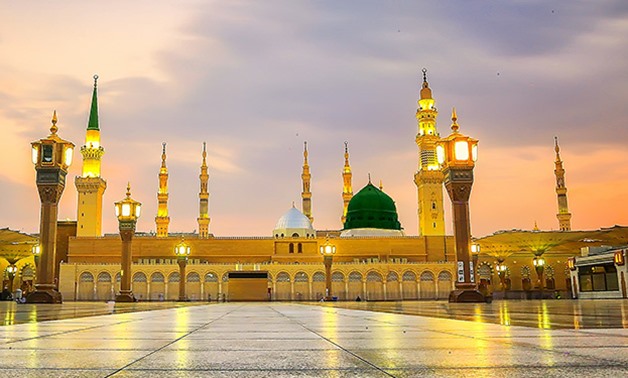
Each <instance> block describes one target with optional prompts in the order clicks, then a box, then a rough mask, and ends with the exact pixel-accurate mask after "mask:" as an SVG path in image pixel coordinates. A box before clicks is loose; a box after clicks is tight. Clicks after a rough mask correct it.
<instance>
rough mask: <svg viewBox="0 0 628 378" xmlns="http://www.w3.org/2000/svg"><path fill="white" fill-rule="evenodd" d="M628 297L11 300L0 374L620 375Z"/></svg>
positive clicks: (627, 345) (0, 331)
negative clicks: (472, 300)
mask: <svg viewBox="0 0 628 378" xmlns="http://www.w3.org/2000/svg"><path fill="white" fill-rule="evenodd" d="M155 306H157V308H158V309H153V308H155ZM504 306H506V307H504ZM626 306H627V305H626V301H625V300H624V301H622V300H615V301H570V300H563V301H521V302H516V301H513V302H511V301H504V302H493V303H492V304H478V305H475V304H466V305H465V304H448V303H445V302H404V303H370V302H369V303H364V302H363V303H322V304H298V303H224V304H217V303H213V304H209V305H198V304H177V303H161V304H129V305H124V306H120V305H115V306H114V305H113V304H105V303H66V304H63V305H39V306H36V305H17V304H15V303H6V302H5V303H1V304H0V310H1V311H3V319H4V324H5V325H4V326H1V327H0V349H1V351H0V356H2V357H1V358H0V376H2V377H16V376H23V377H108V376H115V377H153V376H169V377H208V376H210V377H345V376H346V377H391V376H392V377H423V376H436V377H463V376H464V377H518V376H520V377H528V376H538V377H563V376H591V377H620V376H625V375H626V374H627V373H628V324H627V323H626V319H627V318H628V317H627V316H626V310H627V308H626ZM167 307H169V308H167ZM348 307H354V308H348ZM149 309H150V311H146V310H149ZM526 309H527V310H526ZM370 310H372V311H370ZM579 311H584V312H585V314H579V313H578V312H579ZM402 312H405V313H402ZM72 313H74V314H75V315H74V316H73V315H71V314H72ZM99 314H102V315H99ZM409 314H410V315H409ZM414 314H421V315H414ZM500 314H501V317H500ZM544 314H545V315H544ZM569 318H570V319H571V320H570V321H568V320H567V319H569ZM596 318H597V319H598V320H597V321H595V320H594V319H596ZM50 319H58V320H50ZM574 319H575V320H574ZM526 322H527V323H526ZM519 323H521V324H522V325H517V324H519ZM503 324H510V325H503ZM569 325H571V326H569Z"/></svg>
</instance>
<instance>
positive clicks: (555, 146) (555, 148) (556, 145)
mask: <svg viewBox="0 0 628 378" xmlns="http://www.w3.org/2000/svg"><path fill="white" fill-rule="evenodd" d="M554 151H556V154H558V153H559V152H560V147H558V137H557V136H555V137H554Z"/></svg>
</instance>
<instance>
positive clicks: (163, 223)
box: [0, 70, 628, 301]
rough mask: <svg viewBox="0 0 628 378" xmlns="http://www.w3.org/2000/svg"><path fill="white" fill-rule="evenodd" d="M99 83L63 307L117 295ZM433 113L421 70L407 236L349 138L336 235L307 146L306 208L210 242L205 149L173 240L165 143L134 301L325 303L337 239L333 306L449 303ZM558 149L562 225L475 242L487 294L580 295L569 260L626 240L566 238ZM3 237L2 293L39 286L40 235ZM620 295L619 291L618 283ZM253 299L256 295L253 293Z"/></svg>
mask: <svg viewBox="0 0 628 378" xmlns="http://www.w3.org/2000/svg"><path fill="white" fill-rule="evenodd" d="M96 79H97V77H95V81H94V87H93V95H92V103H91V110H90V116H89V121H88V125H87V130H86V138H85V145H83V146H82V147H81V148H80V152H81V155H82V158H83V165H82V173H81V175H80V176H78V177H76V178H75V187H76V190H77V193H78V206H77V210H78V211H77V220H76V221H64V222H59V223H58V227H59V233H58V239H57V261H58V263H59V265H58V266H59V268H58V271H57V277H58V288H59V291H60V292H61V294H62V295H63V299H64V300H66V301H73V300H80V301H92V300H98V301H103V300H111V299H114V298H115V296H116V294H117V293H118V292H119V289H120V278H121V276H120V274H121V268H120V264H121V248H122V242H121V239H120V236H119V235H117V234H116V235H103V234H102V230H101V226H102V208H103V200H102V199H103V194H104V192H105V190H106V188H107V184H106V181H105V179H104V178H103V177H102V176H101V162H102V159H103V156H104V151H105V150H104V147H103V146H102V145H101V143H100V125H99V120H98V99H97V82H96ZM437 115H438V111H437V109H436V107H435V100H434V98H433V97H432V91H431V88H430V86H429V84H428V81H427V76H426V71H425V70H424V71H423V82H422V83H421V89H420V98H419V100H418V109H417V111H416V119H417V126H418V133H417V136H416V143H417V146H418V170H417V172H416V173H415V174H414V182H415V184H416V187H417V198H418V203H417V207H418V220H419V222H418V224H419V229H418V236H407V235H405V234H404V232H403V228H402V226H401V223H400V222H399V219H398V215H397V210H396V207H395V202H394V200H393V199H392V198H391V197H390V196H389V195H387V194H386V193H385V192H384V191H383V188H382V187H381V185H380V186H379V187H378V186H376V185H374V184H373V183H371V182H370V180H369V183H368V184H367V185H366V186H365V187H364V188H362V189H360V190H359V191H357V193H355V194H354V193H353V187H352V173H351V165H350V163H349V149H348V145H347V144H346V143H345V149H344V167H342V170H341V172H342V200H343V205H344V206H343V213H342V214H339V215H340V216H341V219H342V223H343V228H342V229H341V230H316V229H315V228H314V227H313V225H312V224H313V223H312V222H313V214H312V193H311V191H310V183H311V174H310V166H309V163H308V149H307V143H305V144H304V151H303V168H302V173H301V179H302V192H301V198H302V203H301V210H299V209H298V208H296V207H295V206H294V205H293V206H292V208H290V209H288V211H287V212H286V213H285V214H284V215H283V216H282V217H281V218H280V219H279V220H278V221H277V223H276V225H275V228H274V229H273V230H268V237H247V236H240V237H219V236H215V235H213V234H212V233H211V232H210V220H211V218H210V216H209V197H210V196H209V192H208V182H209V174H208V165H207V159H206V158H207V151H206V146H205V144H203V148H202V152H201V154H200V156H199V161H200V175H199V187H200V190H199V215H198V218H197V221H198V233H185V234H182V233H176V234H175V233H170V232H169V223H170V217H169V215H168V167H167V154H166V144H165V143H164V144H163V147H162V154H161V167H160V169H159V173H158V175H159V188H158V189H157V201H158V210H157V214H156V216H155V225H156V233H142V232H137V233H136V234H135V236H134V238H133V242H132V280H131V281H132V292H133V295H134V296H135V298H137V299H138V300H176V299H179V294H180V292H179V288H180V285H185V297H186V299H187V300H204V301H206V300H243V299H246V300H251V299H254V300H304V301H306V300H319V299H321V298H323V297H324V296H326V293H325V279H326V275H325V266H324V264H323V257H322V256H321V253H320V252H319V251H320V247H321V246H323V245H326V244H332V245H333V246H334V247H335V249H336V253H335V255H334V256H333V265H332V269H331V272H332V273H331V281H332V284H331V295H332V296H334V297H337V299H338V300H354V299H356V298H358V297H360V298H361V299H365V300H406V299H446V298H448V296H449V293H450V291H451V290H452V289H453V288H454V277H455V273H456V270H455V269H456V266H455V256H456V254H455V243H454V238H453V236H450V235H446V234H445V217H444V207H445V206H446V205H445V201H444V199H443V180H444V176H443V173H442V171H441V170H440V168H439V165H438V163H437V156H436V142H437V141H438V140H439V139H440V136H439V132H438V131H437V127H436V118H437ZM454 124H455V119H454ZM456 126H457V125H456ZM555 151H556V161H555V175H556V193H557V200H558V214H557V218H558V222H559V230H558V231H549V232H548V231H540V230H538V229H537V228H536V227H535V229H534V230H531V231H521V230H512V231H507V232H497V233H495V234H493V235H490V236H487V237H484V238H481V239H477V240H475V241H474V246H473V247H474V248H473V249H474V250H475V251H476V252H477V253H476V254H474V260H475V263H476V267H477V273H476V276H477V281H478V283H479V287H480V289H481V290H484V291H486V292H487V293H493V295H494V296H497V297H499V296H501V297H506V298H508V297H511V298H531V297H533V296H534V295H537V296H538V295H540V296H543V295H547V294H548V293H549V294H551V295H554V293H561V292H562V293H563V294H564V295H565V296H568V295H570V294H571V295H574V294H575V295H577V292H578V289H577V288H576V289H574V286H576V287H577V284H576V285H574V283H575V281H573V280H572V278H571V276H572V274H571V273H570V268H571V267H572V266H573V263H572V264H571V265H570V264H569V262H570V261H572V260H573V258H574V256H576V255H579V254H580V249H581V248H582V247H586V248H595V247H599V246H601V245H615V246H617V245H626V244H628V229H627V228H623V227H613V228H610V229H601V230H597V231H579V232H574V231H571V213H569V210H568V205H567V188H566V186H565V170H564V168H563V162H562V160H561V158H560V148H559V146H558V140H556V142H555ZM68 189H69V188H68ZM0 231H1V232H0V239H1V240H2V247H1V248H2V254H3V255H4V256H5V257H6V256H9V255H10V256H13V257H11V258H8V257H7V258H6V260H7V262H8V266H16V267H17V272H16V273H14V275H15V280H13V279H11V280H8V279H7V278H8V277H7V274H6V267H5V265H6V264H4V262H1V263H0V264H3V265H1V266H0V268H2V269H3V271H5V280H4V286H6V285H11V286H12V288H13V289H15V288H16V287H22V288H23V290H26V291H28V290H29V288H30V287H32V283H33V278H34V277H33V276H34V264H35V261H34V260H33V257H32V256H30V253H29V251H30V246H31V245H32V244H36V242H37V238H36V237H35V236H30V235H24V234H20V233H17V232H14V231H11V230H8V229H3V230H0ZM10 240H14V241H13V242H12V243H13V244H11V243H10V242H5V241H10ZM16 240H17V241H16ZM182 242H184V243H186V244H187V245H188V246H189V247H190V251H191V252H190V255H189V260H188V262H187V267H186V274H185V276H183V277H182V276H181V275H180V273H179V272H180V269H179V266H178V264H177V258H176V256H175V254H174V252H173V251H174V248H175V246H177V245H178V244H179V243H182ZM28 256H30V257H28ZM570 259H571V260H570ZM541 261H542V263H541ZM572 262H573V261H572ZM539 264H540V265H539ZM541 266H542V269H541V270H539V267H541ZM534 272H536V275H535V274H534ZM539 272H540V274H539ZM249 273H254V276H255V277H258V278H259V277H263V278H264V279H263V280H262V281H261V284H260V280H259V279H258V280H251V281H250V282H256V283H255V285H257V287H255V288H254V287H252V286H251V287H247V284H243V283H242V281H241V280H238V279H237V278H238V277H242V274H249ZM238 274H240V275H238ZM622 279H623V273H622ZM618 282H619V281H618ZM251 285H253V283H251ZM260 285H261V287H260ZM260 289H261V290H260ZM617 290H618V292H619V288H617ZM625 292H626V289H625V282H624V287H623V297H626V293H625ZM251 293H257V294H255V295H256V296H255V297H254V298H251V297H250V295H251ZM535 293H536V294H535ZM620 295H621V293H620Z"/></svg>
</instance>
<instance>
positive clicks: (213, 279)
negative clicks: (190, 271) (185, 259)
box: [205, 272, 218, 282]
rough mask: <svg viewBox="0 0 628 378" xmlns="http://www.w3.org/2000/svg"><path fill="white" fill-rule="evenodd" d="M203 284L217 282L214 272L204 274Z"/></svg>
mask: <svg viewBox="0 0 628 378" xmlns="http://www.w3.org/2000/svg"><path fill="white" fill-rule="evenodd" d="M205 282H218V275H217V274H216V273H214V272H207V273H205Z"/></svg>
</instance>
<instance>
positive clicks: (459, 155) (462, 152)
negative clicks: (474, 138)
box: [454, 140, 469, 161]
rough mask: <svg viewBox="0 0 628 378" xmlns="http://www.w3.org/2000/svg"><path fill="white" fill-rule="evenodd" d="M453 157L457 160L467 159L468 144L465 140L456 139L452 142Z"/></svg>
mask: <svg viewBox="0 0 628 378" xmlns="http://www.w3.org/2000/svg"><path fill="white" fill-rule="evenodd" d="M454 158H455V159H456V160H458V161H465V160H469V144H468V143H467V141H466V140H458V141H456V143H455V144H454Z"/></svg>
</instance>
